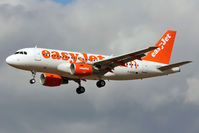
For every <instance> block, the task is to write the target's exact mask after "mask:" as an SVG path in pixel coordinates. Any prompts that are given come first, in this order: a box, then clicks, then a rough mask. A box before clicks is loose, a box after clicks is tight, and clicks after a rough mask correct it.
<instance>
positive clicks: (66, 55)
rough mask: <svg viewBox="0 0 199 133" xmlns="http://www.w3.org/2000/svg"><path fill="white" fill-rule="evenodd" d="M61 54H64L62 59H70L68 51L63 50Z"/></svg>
mask: <svg viewBox="0 0 199 133" xmlns="http://www.w3.org/2000/svg"><path fill="white" fill-rule="evenodd" d="M61 55H62V60H65V61H67V60H69V57H68V53H66V52H61Z"/></svg>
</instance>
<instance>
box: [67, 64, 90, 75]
mask: <svg viewBox="0 0 199 133" xmlns="http://www.w3.org/2000/svg"><path fill="white" fill-rule="evenodd" d="M70 69H71V72H72V74H73V75H76V76H89V75H91V74H92V73H93V66H92V65H89V64H82V63H72V64H71V66H70Z"/></svg>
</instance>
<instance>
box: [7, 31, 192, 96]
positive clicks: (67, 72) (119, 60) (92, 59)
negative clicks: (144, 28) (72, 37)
mask: <svg viewBox="0 0 199 133" xmlns="http://www.w3.org/2000/svg"><path fill="white" fill-rule="evenodd" d="M175 37H176V31H171V30H168V31H167V32H166V33H165V34H164V35H163V36H162V37H161V39H160V40H159V41H158V42H157V43H156V44H155V46H151V47H148V48H146V49H143V50H139V51H136V52H132V53H128V54H123V55H119V56H106V55H100V54H88V53H80V52H71V51H64V50H55V49H46V48H37V47H35V48H23V49H20V50H18V51H17V52H16V53H14V54H12V55H10V56H9V57H7V58H6V63H7V64H8V65H10V66H12V67H15V68H18V69H22V70H26V71H30V72H32V77H33V78H32V79H31V80H30V83H31V84H34V83H35V82H36V80H35V76H36V73H37V72H41V73H42V74H41V76H40V82H41V84H42V85H44V86H48V87H55V86H60V85H62V84H68V83H69V81H75V82H76V83H78V85H79V86H78V88H77V89H76V92H77V94H82V93H84V92H85V88H84V87H83V86H82V85H81V82H82V81H87V80H98V81H97V83H96V85H97V87H99V88H101V87H104V86H105V85H106V82H105V80H136V79H144V78H151V77H157V76H163V75H169V74H173V73H177V72H180V68H179V67H180V66H182V65H185V64H188V63H191V62H192V61H183V62H179V63H175V64H169V63H170V58H171V53H172V49H173V45H174V41H175Z"/></svg>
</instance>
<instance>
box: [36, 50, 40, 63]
mask: <svg viewBox="0 0 199 133" xmlns="http://www.w3.org/2000/svg"><path fill="white" fill-rule="evenodd" d="M35 61H41V54H40V52H37V53H36V54H35Z"/></svg>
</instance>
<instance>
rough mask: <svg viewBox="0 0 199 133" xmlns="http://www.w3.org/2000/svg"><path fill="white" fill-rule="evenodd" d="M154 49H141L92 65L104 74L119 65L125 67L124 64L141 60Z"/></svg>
mask: <svg viewBox="0 0 199 133" xmlns="http://www.w3.org/2000/svg"><path fill="white" fill-rule="evenodd" d="M156 48H157V47H149V48H147V49H143V50H140V51H137V52H133V53H129V54H124V55H121V56H116V57H112V58H109V59H105V60H101V61H98V62H95V63H93V65H94V66H95V67H96V68H97V69H98V70H100V71H104V70H105V71H106V72H107V71H111V70H112V69H114V68H115V67H117V66H120V65H122V66H125V63H127V62H130V61H133V60H135V59H138V60H141V58H142V57H144V56H145V53H147V52H150V51H152V50H154V49H156Z"/></svg>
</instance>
